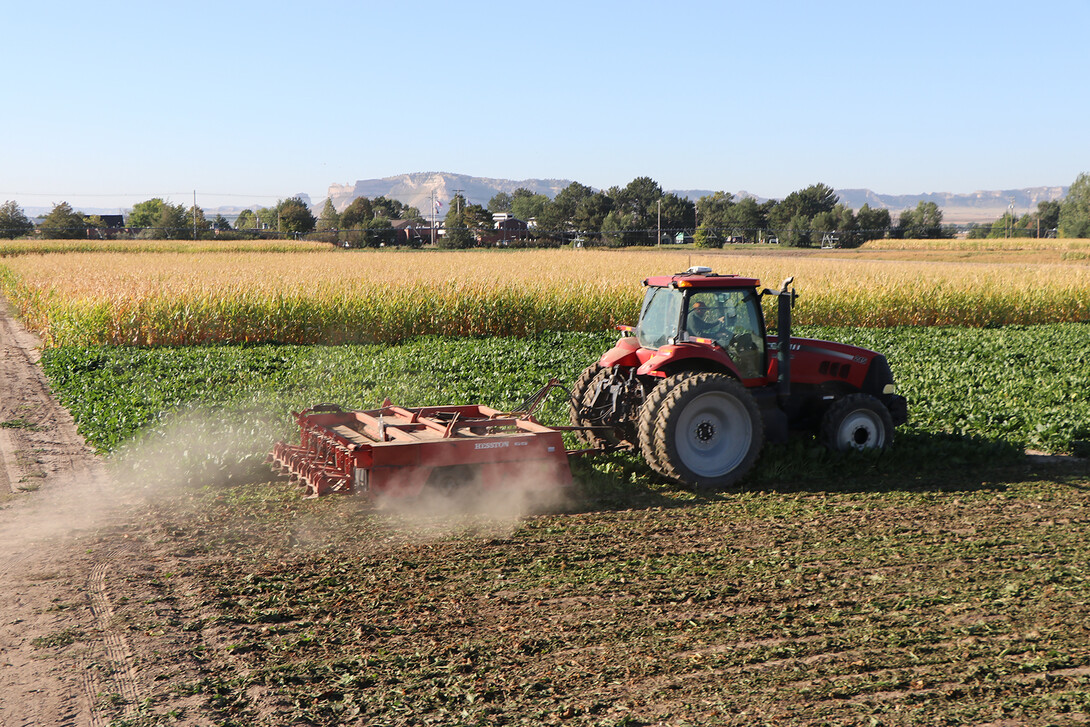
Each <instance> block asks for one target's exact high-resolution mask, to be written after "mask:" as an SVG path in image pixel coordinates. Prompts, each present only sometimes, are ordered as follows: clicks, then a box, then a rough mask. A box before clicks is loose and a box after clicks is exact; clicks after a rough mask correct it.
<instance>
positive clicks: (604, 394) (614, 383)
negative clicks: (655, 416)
mask: <svg viewBox="0 0 1090 727" xmlns="http://www.w3.org/2000/svg"><path fill="white" fill-rule="evenodd" d="M588 377H589V378H588ZM577 395H578V396H579V398H576V396H577ZM642 399H643V389H642V388H640V384H639V382H638V381H634V380H632V379H631V377H626V376H625V374H624V372H619V371H618V370H617V368H616V367H614V368H602V367H601V366H599V365H598V364H594V365H593V366H591V367H589V368H587V369H586V370H585V371H583V374H582V375H581V376H580V377H579V379H578V380H577V381H576V382H575V388H574V389H573V390H572V411H571V421H572V423H573V424H575V425H576V426H580V427H587V426H595V427H607V428H606V429H602V430H600V431H597V432H591V431H585V432H580V433H579V434H580V441H582V442H584V443H585V444H587V445H589V446H591V447H600V448H603V449H604V448H608V447H618V446H621V447H635V446H637V436H636V418H637V417H638V415H639V408H640V404H641V401H642Z"/></svg>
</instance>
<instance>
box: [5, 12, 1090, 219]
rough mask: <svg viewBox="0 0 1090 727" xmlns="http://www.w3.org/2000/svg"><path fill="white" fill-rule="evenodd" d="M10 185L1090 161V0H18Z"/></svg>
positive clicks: (9, 108)
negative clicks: (536, 0)
mask: <svg viewBox="0 0 1090 727" xmlns="http://www.w3.org/2000/svg"><path fill="white" fill-rule="evenodd" d="M0 17H2V19H3V25H4V33H3V35H4V42H3V43H2V44H0V61H2V64H0V67H3V68H4V69H5V71H6V73H5V76H6V83H5V84H4V85H5V90H4V93H3V96H2V97H0V98H2V101H0V103H2V104H3V108H2V112H0V201H2V200H5V199H16V200H18V201H19V202H20V204H23V205H24V206H46V207H48V206H51V205H52V204H53V203H55V202H59V201H61V200H66V201H69V202H70V203H72V204H73V206H76V207H81V206H82V207H100V206H101V207H109V206H113V205H118V206H120V205H125V206H128V205H131V204H132V203H133V202H137V201H141V200H144V199H148V198H150V197H154V196H164V197H168V198H171V199H172V201H174V202H183V203H188V202H190V201H191V199H192V191H193V190H197V195H198V204H200V205H201V206H203V207H216V206H219V205H221V204H231V203H238V202H241V203H243V204H252V205H258V204H271V203H273V202H275V201H276V199H277V198H283V197H288V196H291V195H293V194H297V193H300V192H305V193H307V194H309V195H311V196H312V197H313V198H314V201H315V202H320V201H321V199H322V198H324V196H325V193H326V189H327V187H328V185H329V184H330V183H332V182H340V183H346V182H354V181H355V180H357V179H367V178H373V177H385V176H390V175H394V174H401V173H405V172H415V171H447V172H457V173H463V174H470V175H474V176H482V177H499V178H508V179H526V178H531V177H537V178H560V179H573V180H577V181H580V182H583V183H584V184H588V185H591V186H594V187H608V186H611V185H614V184H616V185H622V186H623V185H624V184H626V183H628V182H629V181H630V180H631V179H633V178H634V177H637V176H644V175H646V176H650V177H652V178H654V179H655V180H656V181H658V182H659V183H660V184H661V185H662V186H663V187H664V188H666V189H723V190H726V191H731V192H734V191H738V190H743V189H744V190H747V191H749V192H752V193H754V194H758V195H761V196H765V197H783V196H784V195H786V194H788V193H789V192H791V191H793V190H796V189H800V188H803V187H805V186H807V185H810V184H813V183H817V182H823V183H825V184H829V185H831V186H833V187H836V188H852V187H867V188H870V189H873V190H875V191H877V192H881V193H887V194H898V193H900V194H914V193H921V192H971V191H974V190H978V189H1006V188H1020V187H1029V186H1041V185H1065V184H1070V183H1071V182H1072V181H1074V179H1075V177H1076V176H1077V175H1078V174H1079V173H1080V172H1083V171H1090V52H1088V51H1087V29H1088V28H1090V0H1064V1H1060V0H1042V1H1041V2H1038V3H1027V2H1017V3H1016V2H971V1H966V2H962V1H959V0H945V1H944V2H932V1H930V0H925V1H923V2H912V3H883V2H881V1H880V0H879V1H878V2H875V1H874V0H871V1H869V2H836V1H835V0H831V1H829V2H746V3H741V2H703V1H699V2H686V1H685V0H678V1H677V2H642V1H639V0H636V1H632V0H629V1H627V2H595V0H580V1H578V2H574V1H570V0H551V1H550V2H548V3H521V2H505V3H493V2H479V1H476V0H463V1H462V2H451V1H450V0H444V1H443V2H432V1H431V0H415V1H413V0H410V1H409V2H406V3H400V2H381V3H380V2H363V1H359V0H357V1H356V2H347V1H345V2H325V1H323V0H315V1H313V2H308V3H297V2H296V3H287V2H278V1H276V0H266V1H264V2H250V1H244V2H232V1H231V0H222V1H221V2H216V3H212V2H204V1H202V0H192V1H190V2H146V1H145V2H110V1H108V0H106V1H103V2H94V3H88V2H51V1H50V0H38V1H37V2H33V3H31V2H15V1H14V0H13V1H11V2H5V3H4V6H3V8H2V14H0Z"/></svg>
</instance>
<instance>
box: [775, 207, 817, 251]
mask: <svg viewBox="0 0 1090 727" xmlns="http://www.w3.org/2000/svg"><path fill="white" fill-rule="evenodd" d="M780 244H781V245H786V246H788V247H810V218H809V217H807V216H806V215H804V214H802V213H801V212H800V213H798V214H796V215H795V216H794V217H792V218H791V219H790V220H788V221H787V223H786V224H785V225H784V226H783V229H782V231H781V233H780Z"/></svg>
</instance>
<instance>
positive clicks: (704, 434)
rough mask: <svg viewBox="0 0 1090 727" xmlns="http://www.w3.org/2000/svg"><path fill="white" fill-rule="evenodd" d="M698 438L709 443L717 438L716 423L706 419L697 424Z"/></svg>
mask: <svg viewBox="0 0 1090 727" xmlns="http://www.w3.org/2000/svg"><path fill="white" fill-rule="evenodd" d="M696 438H697V439H698V440H700V441H701V442H704V443H707V442H710V441H711V440H713V439H715V425H714V424H712V423H711V422H710V421H707V420H704V421H702V422H700V423H699V424H697V425H696Z"/></svg>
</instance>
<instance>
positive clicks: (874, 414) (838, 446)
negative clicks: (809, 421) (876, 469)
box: [820, 394, 893, 452]
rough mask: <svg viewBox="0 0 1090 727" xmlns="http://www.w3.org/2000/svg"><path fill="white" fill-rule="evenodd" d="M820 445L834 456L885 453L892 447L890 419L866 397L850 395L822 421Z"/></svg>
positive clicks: (839, 402) (873, 400)
mask: <svg viewBox="0 0 1090 727" xmlns="http://www.w3.org/2000/svg"><path fill="white" fill-rule="evenodd" d="M820 438H821V443H822V444H824V445H825V446H826V447H828V448H829V449H831V450H833V451H836V452H849V451H851V450H853V449H855V450H860V451H861V450H864V449H885V448H886V447H888V446H889V445H891V444H892V443H893V417H891V416H890V414H889V409H887V408H886V406H885V404H883V403H882V402H880V401H878V399H875V398H874V397H873V396H870V395H869V394H849V395H848V396H845V397H844V398H843V399H841V400H840V401H838V402H836V403H835V404H833V405H832V406H830V407H829V409H828V410H827V411H826V412H825V415H824V416H822V418H821V432H820Z"/></svg>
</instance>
